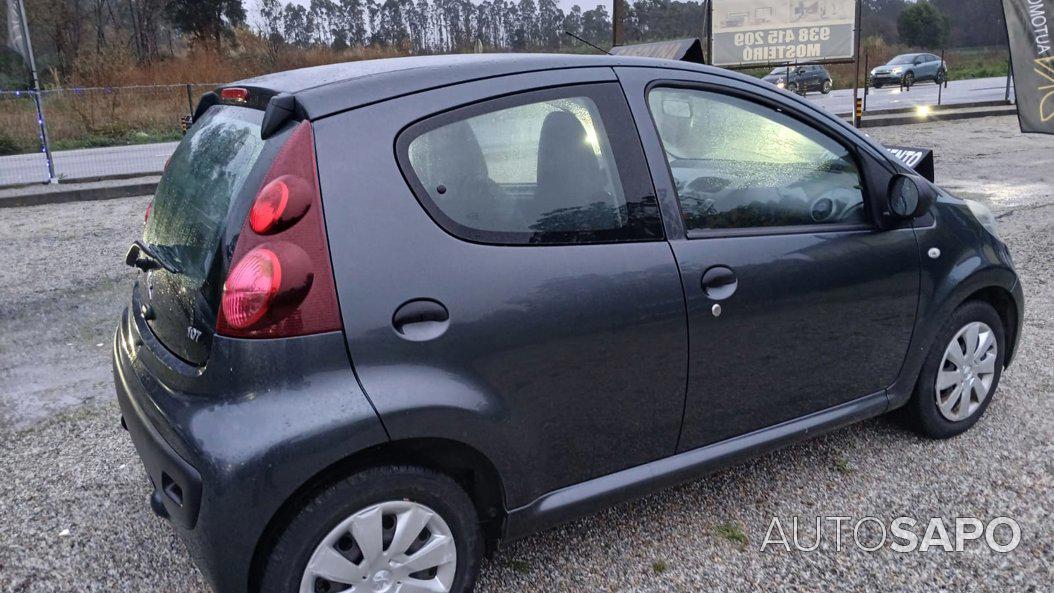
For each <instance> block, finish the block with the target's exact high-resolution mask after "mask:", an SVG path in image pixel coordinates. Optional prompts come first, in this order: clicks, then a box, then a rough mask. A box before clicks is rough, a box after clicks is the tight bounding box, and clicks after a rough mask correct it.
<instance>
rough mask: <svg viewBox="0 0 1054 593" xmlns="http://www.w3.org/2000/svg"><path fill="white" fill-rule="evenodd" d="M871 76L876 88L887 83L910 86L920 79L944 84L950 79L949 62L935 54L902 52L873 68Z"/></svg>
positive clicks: (872, 84) (872, 83)
mask: <svg viewBox="0 0 1054 593" xmlns="http://www.w3.org/2000/svg"><path fill="white" fill-rule="evenodd" d="M870 76H871V86H873V87H875V88H882V86H883V85H886V84H896V85H900V84H903V85H904V86H908V87H910V86H911V85H913V84H915V83H916V82H918V81H920V80H932V81H933V82H935V83H936V84H944V81H945V80H947V79H948V64H947V63H946V62H945V61H944V60H942V59H940V57H939V56H936V55H934V54H929V53H917V54H901V55H899V56H897V57H895V58H893V59H892V60H890V61H889V62H887V63H885V64H883V65H881V66H877V67H875V68H873V69H872V70H871V72H870Z"/></svg>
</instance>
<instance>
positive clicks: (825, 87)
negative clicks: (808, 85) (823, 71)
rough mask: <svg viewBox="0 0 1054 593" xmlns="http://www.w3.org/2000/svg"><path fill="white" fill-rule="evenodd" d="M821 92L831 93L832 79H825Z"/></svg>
mask: <svg viewBox="0 0 1054 593" xmlns="http://www.w3.org/2000/svg"><path fill="white" fill-rule="evenodd" d="M820 92H821V93H823V94H825V95H827V94H830V92H831V81H830V79H828V80H825V81H823V84H821V85H820Z"/></svg>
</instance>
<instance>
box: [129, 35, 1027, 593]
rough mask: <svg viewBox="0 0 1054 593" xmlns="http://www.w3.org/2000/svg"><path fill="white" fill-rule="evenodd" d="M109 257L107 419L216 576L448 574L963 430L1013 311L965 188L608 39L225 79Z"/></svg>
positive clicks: (999, 246) (1018, 314)
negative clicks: (831, 461)
mask: <svg viewBox="0 0 1054 593" xmlns="http://www.w3.org/2000/svg"><path fill="white" fill-rule="evenodd" d="M323 206H324V207H323ZM126 263H128V264H129V265H131V266H134V267H135V268H137V271H136V281H135V283H134V285H133V286H132V288H131V294H130V296H129V301H128V306H127V308H126V309H125V311H124V313H123V315H122V317H121V320H120V322H119V326H118V329H117V332H116V335H115V337H114V343H113V357H114V360H113V365H114V366H113V368H114V380H115V384H116V390H117V397H118V401H119V403H120V408H121V414H122V423H123V424H124V425H125V426H126V428H127V429H128V431H129V433H130V436H131V439H132V441H133V442H134V443H135V447H136V449H137V451H138V453H139V455H140V457H141V458H142V461H143V464H144V466H145V468H146V473H147V475H148V476H149V478H150V481H151V482H152V487H151V489H150V504H151V505H152V507H153V509H154V511H155V512H156V513H157V514H158V515H160V516H162V517H166V518H168V519H169V520H170V521H171V522H172V524H173V526H174V527H175V529H176V530H177V531H178V532H179V534H180V535H181V536H182V537H183V538H184V540H186V542H187V544H188V545H187V547H188V549H189V551H190V554H191V556H192V557H193V559H194V560H195V562H196V563H197V565H198V566H199V567H200V568H201V571H202V573H203V574H204V575H205V577H206V578H207V579H208V581H209V582H210V583H211V584H212V585H213V590H214V591H216V592H217V593H246V592H250V591H251V592H253V593H297V592H299V593H336V592H348V591H353V592H367V593H368V592H374V593H418V592H431V593H467V592H469V591H471V590H472V587H473V583H474V581H475V579H476V575H477V573H478V571H479V568H480V561H481V558H482V556H483V554H484V553H485V552H486V551H487V550H493V549H494V548H495V547H496V546H498V545H499V544H501V543H504V542H509V541H513V540H515V539H517V538H521V537H524V536H526V535H528V534H530V533H532V532H535V531H538V530H540V529H545V528H548V527H551V526H554V525H557V524H560V523H564V522H567V521H570V520H573V519H575V518H578V517H582V516H584V515H586V514H588V513H592V512H595V511H597V510H599V509H602V508H604V507H606V506H609V505H612V504H615V503H618V502H622V501H627V500H630V499H633V498H636V497H640V496H643V495H645V494H647V493H649V492H652V491H655V490H657V489H660V488H665V487H669V486H671V485H674V484H677V483H681V482H684V481H686V480H689V479H692V478H694V477H697V476H700V475H702V474H705V473H707V472H711V471H715V470H717V469H719V468H721V467H724V466H727V465H729V464H731V463H735V462H737V461H739V460H742V459H744V458H746V457H748V456H750V455H755V454H759V453H761V452H764V451H768V450H771V449H773V448H775V447H779V446H783V445H787V444H789V443H792V442H795V441H798V440H801V439H804V438H807V437H812V436H815V435H818V434H822V433H824V432H827V431H830V430H834V429H836V428H839V427H841V426H845V425H847V424H849V423H852V422H857V421H860V420H863V419H865V418H869V417H873V416H877V415H879V414H884V413H886V412H889V411H892V410H894V409H897V408H903V409H904V415H905V417H906V418H908V419H910V421H911V422H912V423H913V425H914V426H915V428H917V430H918V431H919V432H921V433H922V434H924V435H927V436H929V437H932V438H947V437H950V436H953V435H956V434H958V433H961V432H963V431H965V430H967V429H968V428H970V427H971V426H972V425H973V424H974V423H975V422H977V421H978V419H979V418H981V416H982V414H983V413H984V411H985V408H986V407H987V406H988V404H989V402H991V401H992V399H993V397H994V395H995V391H996V389H997V387H998V384H999V377H1000V373H1001V372H1002V371H1003V368H1004V367H1005V366H1006V365H1008V364H1009V363H1010V360H1011V358H1012V356H1013V354H1014V350H1015V349H1016V346H1017V342H1018V335H1019V334H1020V332H1019V329H1018V328H1020V327H1021V321H1022V316H1023V314H1024V302H1023V296H1022V289H1021V285H1020V283H1019V282H1018V278H1017V274H1016V273H1015V271H1014V268H1013V264H1012V262H1011V260H1010V254H1009V251H1008V250H1007V247H1006V245H1005V244H1003V242H1002V241H1001V240H1000V239H999V237H998V236H997V235H996V229H995V218H994V217H993V216H992V213H991V211H989V210H987V209H986V208H985V207H984V206H982V205H980V204H977V203H973V202H969V201H966V200H962V199H959V198H956V197H954V196H952V195H950V194H948V193H946V192H944V191H942V190H940V189H939V188H937V187H936V186H935V185H933V184H932V183H930V181H928V180H926V179H925V178H923V177H921V176H920V175H919V174H918V173H917V172H915V171H913V170H912V169H910V168H908V167H907V166H906V165H904V164H903V163H901V162H900V161H898V160H896V159H895V158H894V157H893V156H892V155H890V154H889V153H888V152H887V151H886V150H885V149H883V147H881V146H880V145H878V144H876V143H875V142H874V141H872V140H871V139H870V138H868V137H867V136H865V135H863V134H861V133H860V132H859V131H857V130H856V129H854V128H852V127H851V126H849V125H848V124H846V123H845V122H844V121H842V119H840V118H839V117H837V116H836V115H834V114H833V113H829V112H828V111H826V110H824V109H821V108H819V107H817V106H815V105H813V104H811V103H810V102H809V101H806V100H804V99H802V98H800V97H795V96H793V95H789V94H788V93H784V92H780V91H778V90H777V89H774V88H772V87H771V86H770V85H768V84H766V83H763V82H761V81H759V80H758V79H756V78H753V77H749V76H746V75H743V74H738V73H735V72H730V71H727V70H722V69H718V68H713V67H707V66H701V65H697V64H690V63H687V62H675V61H669V60H656V59H648V58H631V57H622V56H574V55H533V56H532V55H523V54H516V55H500V54H471V55H462V56H427V57H415V58H400V59H391V60H372V61H360V62H353V63H348V64H331V65H326V66H318V67H315V68H307V69H302V70H295V71H291V72H283V73H276V74H269V75H266V76H262V77H259V78H254V79H250V80H245V81H242V82H240V83H236V84H232V85H229V86H224V87H222V88H219V89H217V90H216V91H215V92H214V93H210V94H207V95H205V97H204V98H203V99H202V101H201V104H200V105H199V107H198V109H197V110H196V114H195V122H194V124H193V126H192V127H191V129H190V130H189V131H188V133H187V135H186V137H185V138H184V139H183V141H182V142H181V143H180V144H179V147H178V148H177V149H176V151H175V153H174V154H173V155H172V160H171V161H170V163H169V165H168V167H167V168H166V170H165V173H164V175H163V176H162V179H161V181H160V183H159V185H158V187H157V192H156V195H155V197H154V201H153V206H152V208H151V210H149V218H148V222H147V224H146V228H145V230H144V233H143V237H142V239H141V240H139V241H137V242H136V243H135V244H134V245H133V246H132V247H131V249H130V250H129V253H128V255H127V258H126ZM123 462H124V460H123V459H122V460H115V463H123ZM958 469H962V468H956V470H958ZM966 469H967V470H968V467H967V468H966ZM144 490H145V488H144Z"/></svg>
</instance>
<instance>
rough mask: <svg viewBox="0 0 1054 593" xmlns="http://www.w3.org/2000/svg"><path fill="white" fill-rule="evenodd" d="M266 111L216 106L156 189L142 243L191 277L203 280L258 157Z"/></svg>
mask: <svg viewBox="0 0 1054 593" xmlns="http://www.w3.org/2000/svg"><path fill="white" fill-rule="evenodd" d="M262 119H263V112H262V111H257V110H253V109H245V108H241V107H224V106H215V107H212V108H210V109H209V110H208V111H207V112H205V114H204V115H203V116H202V117H201V118H200V119H199V120H198V121H197V122H196V123H195V124H194V126H193V127H192V128H191V129H190V131H189V132H188V134H187V136H186V137H185V138H184V139H183V141H182V142H181V143H180V144H179V147H178V148H176V152H175V153H174V154H173V155H172V159H171V160H170V161H169V163H168V165H167V168H166V169H165V175H164V176H163V177H162V179H161V182H160V183H159V184H158V186H157V192H156V193H155V196H154V202H153V205H152V207H151V211H150V219H149V221H148V223H147V226H146V231H145V233H144V235H143V240H144V241H145V242H146V243H149V244H150V245H151V246H153V247H156V248H157V251H159V252H160V255H162V256H164V257H165V258H166V259H167V260H168V261H170V262H171V263H173V264H174V265H175V266H176V267H177V268H179V270H180V272H181V273H182V274H185V275H187V276H188V277H189V278H188V279H194V280H198V281H201V280H204V278H205V276H206V275H207V273H208V270H209V268H210V266H211V265H212V257H213V255H214V254H215V252H216V247H217V245H218V242H219V240H220V234H221V233H222V232H223V230H224V225H225V223H226V220H227V212H228V209H229V208H230V203H231V198H232V196H234V195H237V193H238V192H239V191H240V190H241V188H242V185H243V184H244V183H245V179H246V177H248V175H249V172H250V171H251V170H252V168H253V164H254V163H255V162H256V159H257V158H259V156H260V151H261V149H262V148H263V145H264V141H263V140H261V139H260V122H261V121H262Z"/></svg>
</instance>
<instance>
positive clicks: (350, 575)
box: [260, 466, 482, 593]
mask: <svg viewBox="0 0 1054 593" xmlns="http://www.w3.org/2000/svg"><path fill="white" fill-rule="evenodd" d="M481 541H482V536H481V534H480V530H479V524H478V520H477V516H476V511H475V507H474V506H473V504H472V501H471V500H470V499H469V497H468V495H467V494H465V492H464V490H462V489H461V487H460V486H458V484H457V483H456V482H455V481H454V480H452V479H450V478H449V477H447V476H444V475H442V474H439V473H436V472H433V471H431V470H427V469H424V468H420V467H413V466H391V467H379V468H373V469H368V470H365V471H362V472H359V473H356V474H354V475H352V476H351V477H349V478H346V479H343V480H340V481H338V482H335V483H334V484H332V485H330V486H329V487H326V488H324V489H323V490H322V491H321V492H319V493H318V494H317V495H316V496H315V497H314V498H312V499H311V500H310V501H308V502H307V503H306V504H305V505H304V506H303V508H302V509H301V510H300V512H299V513H298V514H297V515H296V516H295V517H293V519H292V520H291V521H290V523H289V525H288V527H286V529H285V531H284V532H283V533H282V534H281V535H280V536H279V538H278V541H277V542H276V543H275V545H274V548H273V549H272V550H271V553H270V555H269V556H268V560H267V566H266V568H265V569H264V573H263V577H262V582H261V586H260V591H261V593H337V592H345V591H346V592H349V593H366V592H372V593H397V592H398V593H411V592H418V591H422V592H423V591H428V592H433V593H468V592H469V591H471V590H472V588H473V586H474V585H475V582H476V576H477V575H478V574H479V564H480V558H481V557H482V543H481Z"/></svg>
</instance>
